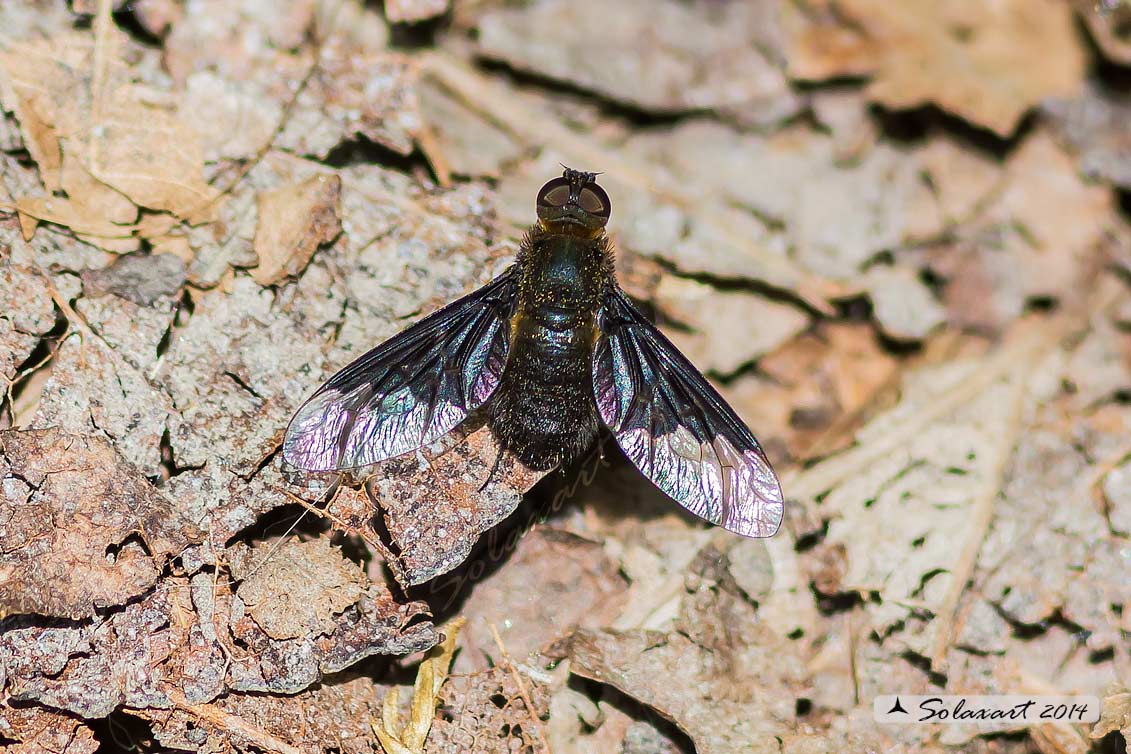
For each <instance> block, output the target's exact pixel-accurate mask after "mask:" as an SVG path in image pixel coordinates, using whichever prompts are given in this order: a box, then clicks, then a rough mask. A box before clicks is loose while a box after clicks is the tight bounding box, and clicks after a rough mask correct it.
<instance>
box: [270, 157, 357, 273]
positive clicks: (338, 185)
mask: <svg viewBox="0 0 1131 754" xmlns="http://www.w3.org/2000/svg"><path fill="white" fill-rule="evenodd" d="M341 194H342V179H341V178H340V177H338V176H336V175H319V176H315V177H313V178H309V179H307V180H306V181H304V182H302V183H297V184H291V185H289V186H284V187H282V188H280V189H276V190H274V191H269V192H263V193H261V194H260V195H259V221H258V226H257V228H256V231H255V253H256V256H257V257H258V258H259V264H258V266H256V267H255V268H254V269H253V270H252V273H251V275H252V277H253V278H255V282H257V283H259V284H260V285H275V284H277V283H279V282H280V281H281V280H283V279H285V278H287V277H294V276H296V275H298V274H299V273H300V272H302V270H303V269H305V268H306V264H307V262H309V261H310V258H311V257H312V256H314V252H315V251H317V250H318V247H319V246H322V245H323V244H328V243H330V242H332V241H333V240H334V239H335V238H337V236H338V234H339V233H341V232H342V221H341V217H340V214H341Z"/></svg>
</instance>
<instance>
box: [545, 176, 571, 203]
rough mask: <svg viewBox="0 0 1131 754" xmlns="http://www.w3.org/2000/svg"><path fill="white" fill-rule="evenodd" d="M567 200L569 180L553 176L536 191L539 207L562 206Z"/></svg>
mask: <svg viewBox="0 0 1131 754" xmlns="http://www.w3.org/2000/svg"><path fill="white" fill-rule="evenodd" d="M568 202H569V181H567V180H566V179H565V178H555V179H554V180H552V181H550V182H549V183H547V184H546V185H545V186H543V187H542V190H541V191H539V192H538V206H539V207H564V206H565V205H566V204H567V203H568Z"/></svg>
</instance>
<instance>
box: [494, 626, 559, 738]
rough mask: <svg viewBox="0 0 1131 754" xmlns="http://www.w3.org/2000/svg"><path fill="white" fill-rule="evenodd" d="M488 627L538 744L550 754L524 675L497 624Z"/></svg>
mask: <svg viewBox="0 0 1131 754" xmlns="http://www.w3.org/2000/svg"><path fill="white" fill-rule="evenodd" d="M487 626H488V628H490V629H491V636H493V637H494V638H495V645H496V646H497V647H498V648H499V652H500V653H501V654H502V655H503V661H504V662H506V664H507V667H509V668H510V671H511V675H512V676H513V677H514V682H515V685H517V686H518V695H519V696H520V697H522V703H523V704H525V705H526V711H527V712H529V713H530V721H531V723H533V725H534V733H535V734H536V735H537V736H538V743H540V744H542V748H543V749H544V750H545V751H546V752H547V754H549V752H550V744H549V742H548V741H547V740H546V735H545V734H544V733H543V732H542V721H541V720H539V719H538V714H537V713H536V712H535V711H534V704H533V703H532V702H531V701H530V694H529V693H527V691H526V683H525V682H524V681H523V680H522V674H521V673H519V672H518V668H517V667H515V664H514V661H513V660H512V659H511V656H510V653H509V652H507V648H506V646H505V645H504V644H503V637H501V636H499V629H497V628H495V624H494V623H491V622H489V621H488V623H487Z"/></svg>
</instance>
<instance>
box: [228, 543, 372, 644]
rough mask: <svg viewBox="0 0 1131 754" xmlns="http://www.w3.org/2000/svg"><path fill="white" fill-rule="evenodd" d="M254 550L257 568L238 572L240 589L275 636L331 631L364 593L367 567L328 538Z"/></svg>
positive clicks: (257, 618)
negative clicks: (344, 554) (348, 557)
mask: <svg viewBox="0 0 1131 754" xmlns="http://www.w3.org/2000/svg"><path fill="white" fill-rule="evenodd" d="M252 553H253V554H252V559H253V560H255V561H256V567H255V568H254V569H253V571H252V572H251V573H250V574H248V575H247V576H244V575H242V574H241V573H239V572H238V571H236V572H235V573H234V574H233V575H235V576H236V578H242V579H243V583H241V584H240V587H239V589H238V590H237V591H236V594H237V595H239V598H240V599H241V600H243V602H244V604H245V605H247V611H248V612H249V613H251V616H252V617H253V618H254V619H255V622H256V623H258V624H259V625H260V626H261V627H262V628H263V630H264V631H265V632H266V633H267V635H268V636H270V637H271V638H272V639H294V638H297V637H299V636H305V635H306V634H325V633H329V632H331V631H333V630H334V628H335V622H334V621H335V618H336V617H337V616H338V615H339V614H340V613H341V612H342V611H343V610H345V609H346V608H347V607H349V606H350V605H353V604H355V603H356V602H357V600H358V598H360V597H361V593H362V588H363V587H364V585H365V581H366V580H365V579H364V577H363V575H362V573H361V571H360V570H359V569H358V567H357V566H356V565H354V564H353V563H350V562H349V561H348V560H346V559H345V558H344V557H342V554H341V551H340V550H338V549H337V548H334V547H333V546H332V545H331V544H330V541H329V540H328V539H325V538H319V539H312V540H310V541H308V542H300V541H298V540H289V541H287V542H286V543H285V544H284V545H283V546H282V547H276V546H274V545H273V544H264V545H262V546H260V547H258V548H254V549H253V550H252ZM260 562H262V565H259V563H260Z"/></svg>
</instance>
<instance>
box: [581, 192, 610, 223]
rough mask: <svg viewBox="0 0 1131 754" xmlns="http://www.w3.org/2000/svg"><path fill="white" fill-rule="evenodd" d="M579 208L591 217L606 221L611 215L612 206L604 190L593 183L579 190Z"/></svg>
mask: <svg viewBox="0 0 1131 754" xmlns="http://www.w3.org/2000/svg"><path fill="white" fill-rule="evenodd" d="M579 199H580V202H579V203H580V204H581V208H582V209H583V210H585V211H586V212H588V213H589V214H591V215H596V216H597V217H602V218H604V219H606V220H608V219H609V215H610V214H611V213H612V210H613V208H612V205H611V203H610V202H609V195H608V194H606V193H605V190H604V189H603V188H601V187H600V186H598V185H597V184H595V183H592V184H590V185H588V186H586V187H585V188H583V189H581V196H580V197H579Z"/></svg>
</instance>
